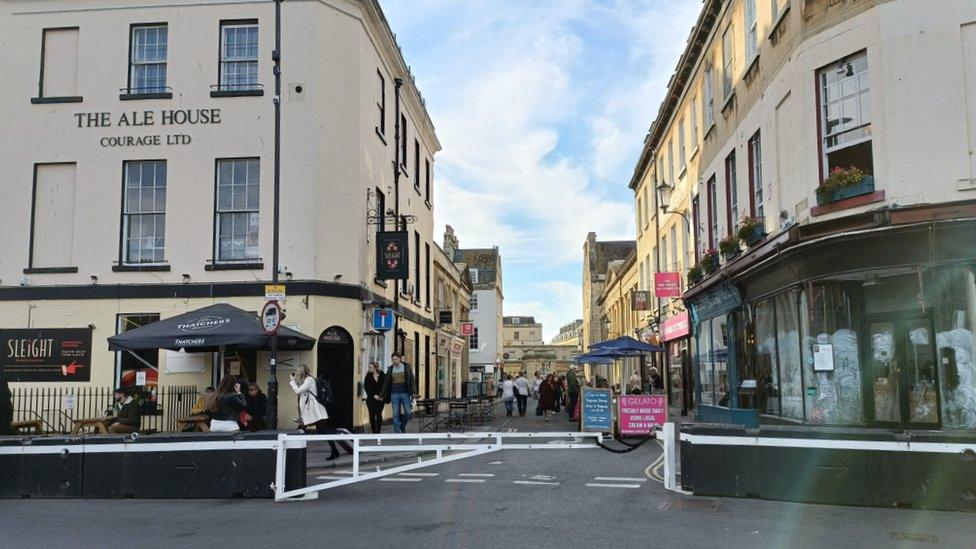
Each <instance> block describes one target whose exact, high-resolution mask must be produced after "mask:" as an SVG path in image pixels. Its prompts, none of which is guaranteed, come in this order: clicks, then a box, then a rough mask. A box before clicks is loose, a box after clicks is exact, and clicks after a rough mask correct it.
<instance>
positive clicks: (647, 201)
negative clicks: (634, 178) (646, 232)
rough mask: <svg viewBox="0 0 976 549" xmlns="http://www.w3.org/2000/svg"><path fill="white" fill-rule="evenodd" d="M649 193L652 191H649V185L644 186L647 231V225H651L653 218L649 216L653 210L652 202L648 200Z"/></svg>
mask: <svg viewBox="0 0 976 549" xmlns="http://www.w3.org/2000/svg"><path fill="white" fill-rule="evenodd" d="M649 191H650V189H648V185H644V228H645V229H646V228H647V225H648V224H649V223H650V217H651V216H650V215H649V214H650V212H649V211H648V210H650V208H651V202H650V200H648V197H647V193H648V192H649Z"/></svg>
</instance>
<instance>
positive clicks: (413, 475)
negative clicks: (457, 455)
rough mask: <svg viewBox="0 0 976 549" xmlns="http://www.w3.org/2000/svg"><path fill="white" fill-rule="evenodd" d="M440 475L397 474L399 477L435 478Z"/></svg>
mask: <svg viewBox="0 0 976 549" xmlns="http://www.w3.org/2000/svg"><path fill="white" fill-rule="evenodd" d="M439 474H440V473H397V475H399V476H401V477H436V476H437V475H439Z"/></svg>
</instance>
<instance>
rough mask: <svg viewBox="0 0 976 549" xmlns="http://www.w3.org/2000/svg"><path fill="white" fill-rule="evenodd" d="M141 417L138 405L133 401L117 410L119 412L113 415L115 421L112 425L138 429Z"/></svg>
mask: <svg viewBox="0 0 976 549" xmlns="http://www.w3.org/2000/svg"><path fill="white" fill-rule="evenodd" d="M141 417H142V413H141V412H140V411H139V403H138V402H136V401H135V399H133V400H130V401H129V403H128V404H124V405H122V407H121V408H119V411H118V412H116V414H115V421H114V422H113V423H119V424H122V425H128V426H129V427H135V428H136V429H138V428H139V425H140V423H141Z"/></svg>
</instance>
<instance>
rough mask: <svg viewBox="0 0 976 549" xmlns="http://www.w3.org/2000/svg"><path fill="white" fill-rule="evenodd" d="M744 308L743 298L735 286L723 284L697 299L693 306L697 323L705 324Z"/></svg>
mask: <svg viewBox="0 0 976 549" xmlns="http://www.w3.org/2000/svg"><path fill="white" fill-rule="evenodd" d="M741 306H742V296H741V295H740V294H739V290H738V289H737V288H736V287H735V285H733V284H731V283H728V282H726V283H723V284H719V285H718V286H715V287H713V288H709V289H708V290H707V291H706V292H705V293H704V295H701V296H698V297H696V298H695V301H694V302H693V303H692V304H691V307H692V315H693V316H694V319H695V322H696V323H698V322H704V321H706V320H708V319H710V318H714V317H716V316H720V315H724V314H725V313H727V312H729V311H731V310H733V309H738V308H739V307H741Z"/></svg>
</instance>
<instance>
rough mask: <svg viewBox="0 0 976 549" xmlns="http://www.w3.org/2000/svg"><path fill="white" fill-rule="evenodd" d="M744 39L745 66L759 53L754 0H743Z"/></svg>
mask: <svg viewBox="0 0 976 549" xmlns="http://www.w3.org/2000/svg"><path fill="white" fill-rule="evenodd" d="M745 4H746V5H745V11H746V14H745V18H746V24H745V25H744V27H745V41H746V66H749V65H751V64H752V61H753V60H754V59H755V58H756V56H757V55H759V25H758V23H757V22H756V19H757V17H756V0H745Z"/></svg>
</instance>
